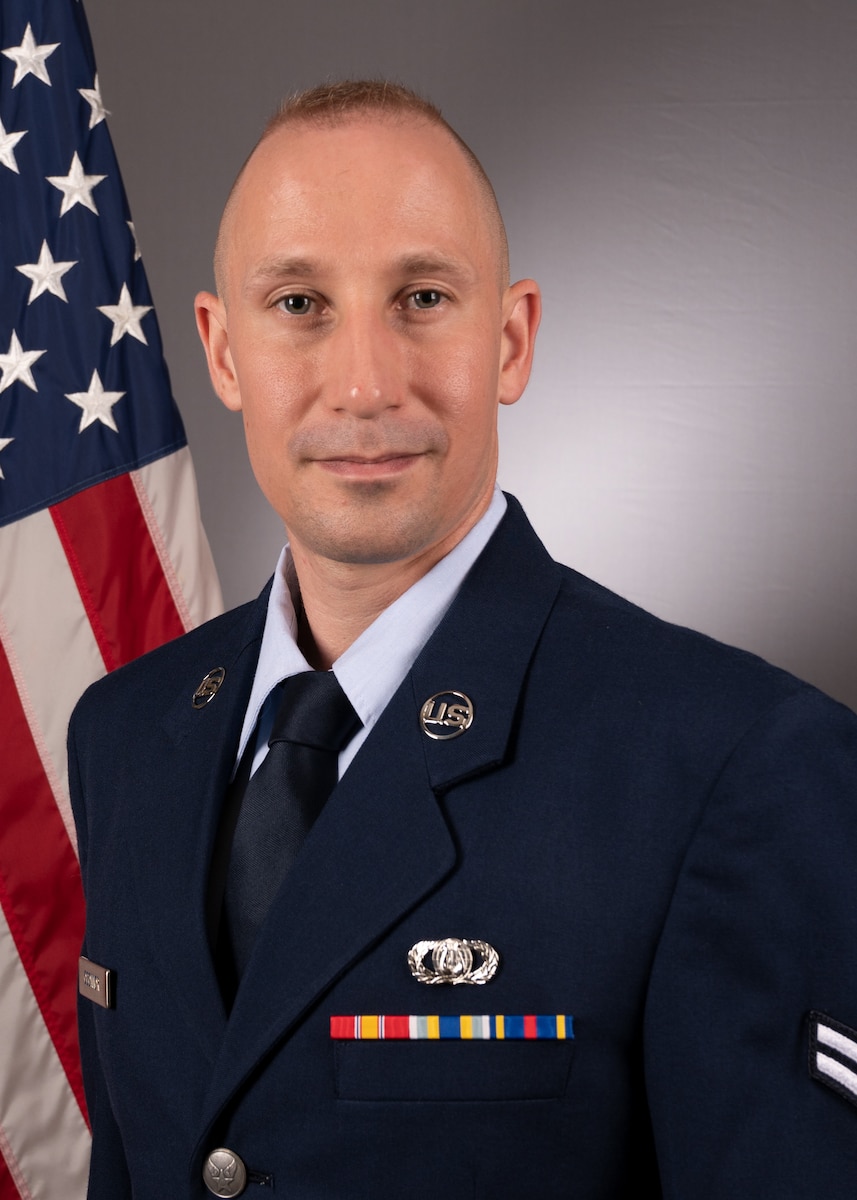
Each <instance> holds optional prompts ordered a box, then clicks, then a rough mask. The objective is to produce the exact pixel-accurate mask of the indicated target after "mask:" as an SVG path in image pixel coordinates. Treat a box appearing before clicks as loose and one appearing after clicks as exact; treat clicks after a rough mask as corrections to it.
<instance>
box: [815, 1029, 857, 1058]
mask: <svg viewBox="0 0 857 1200" xmlns="http://www.w3.org/2000/svg"><path fill="white" fill-rule="evenodd" d="M816 1037H817V1039H818V1041H819V1042H821V1043H822V1045H824V1046H830V1047H831V1049H833V1050H838V1051H839V1053H840V1054H842V1055H843V1056H844V1057H845V1058H850V1059H851V1060H852V1062H857V1042H855V1040H854V1038H849V1037H845V1035H844V1034H842V1033H837V1032H836V1030H835V1029H831V1028H830V1026H829V1025H822V1023H821V1021H819V1022H818V1031H817V1033H816Z"/></svg>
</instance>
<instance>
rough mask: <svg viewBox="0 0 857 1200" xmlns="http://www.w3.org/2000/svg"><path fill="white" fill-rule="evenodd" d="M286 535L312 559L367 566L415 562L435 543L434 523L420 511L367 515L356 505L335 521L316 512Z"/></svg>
mask: <svg viewBox="0 0 857 1200" xmlns="http://www.w3.org/2000/svg"><path fill="white" fill-rule="evenodd" d="M286 527H287V528H289V525H288V522H286ZM289 532H290V536H292V535H294V537H295V538H296V539H297V540H298V541H299V542H300V543H301V544H302V545H303V547H304V549H305V550H306V551H308V552H309V553H310V554H311V555H313V556H314V557H317V558H326V559H329V560H330V561H332V562H341V563H353V564H355V565H356V564H364V565H367V566H368V565H371V564H381V563H394V562H401V561H403V560H405V559H410V558H414V557H416V556H417V555H419V554H420V553H422V552H423V551H424V550H426V549H427V548H428V547H429V546H431V545H432V544H434V542H435V541H436V540H438V534H437V529H436V526H435V524H434V522H431V521H427V520H426V514H425V512H423V511H422V510H420V512H419V513H418V514H414V513H400V514H396V513H393V512H390V511H387V512H385V513H383V514H379V513H378V512H377V511H376V512H374V513H372V514H369V513H366V512H365V511H361V508H360V506H359V505H356V504H355V505H354V507H353V509H350V510H349V511H347V512H342V511H341V510H340V511H339V512H338V513H337V514H336V516H335V517H334V516H333V515H332V514H325V513H321V512H316V513H314V514H313V515H312V518H311V519H310V520H309V521H303V522H300V523H297V524H295V525H294V526H293V527H291V528H290V529H289Z"/></svg>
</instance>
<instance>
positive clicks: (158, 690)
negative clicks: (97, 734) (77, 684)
mask: <svg viewBox="0 0 857 1200" xmlns="http://www.w3.org/2000/svg"><path fill="white" fill-rule="evenodd" d="M269 588H270V584H269V585H268V586H266V587H265V589H264V591H263V592H262V593H261V595H260V596H258V597H257V598H256V599H255V600H252V601H250V602H249V603H247V604H242V605H240V606H239V607H238V608H233V609H230V610H229V612H226V613H222V614H221V615H220V616H218V617H214V618H213V619H212V620H210V621H206V622H205V623H204V624H202V625H199V626H198V627H197V628H196V629H193V630H191V631H190V632H189V633H186V634H184V635H183V636H181V637H178V638H175V639H174V640H173V641H171V642H166V643H165V644H164V645H163V646H159V647H158V648H157V649H156V650H152V651H150V652H149V653H148V654H144V655H142V656H141V657H140V658H137V659H134V661H133V662H130V663H127V664H126V665H125V666H122V667H119V668H118V669H117V670H115V671H112V672H110V674H109V675H106V676H104V678H103V679H99V680H97V682H95V683H93V684H92V685H91V686H90V687H89V688H87V690H86V691H85V692H84V693H83V695H82V696H81V698H80V700H79V701H78V703H77V706H76V707H75V710H74V712H73V714H72V719H71V728H72V729H74V728H75V727H77V726H80V725H81V724H87V723H89V722H93V721H94V722H98V721H100V720H102V719H103V715H104V714H105V713H107V712H109V713H111V714H116V713H118V712H120V711H122V710H123V709H126V708H129V707H130V708H134V709H136V710H137V711H138V713H141V712H142V711H143V710H144V709H145V708H147V707H148V705H149V704H150V703H152V702H154V703H155V705H156V706H157V707H159V708H160V709H163V706H164V705H165V704H166V703H167V702H168V701H169V698H170V697H171V695H172V694H173V692H174V691H175V690H176V689H177V688H183V689H185V690H186V688H187V686H188V683H189V681H195V684H198V683H200V682H201V681H202V679H203V678H204V677H205V676H206V675H207V674H208V673H209V672H210V671H212V670H215V669H217V668H226V669H228V666H229V665H231V664H232V663H233V662H234V661H235V660H236V658H238V657H239V656H240V655H241V654H242V653H243V652H245V651H246V650H248V649H252V648H253V646H256V645H258V643H259V641H260V640H261V637H262V631H263V629H264V624H265V611H266V604H267V597H268V591H269ZM215 659H217V661H215ZM221 660H222V661H221Z"/></svg>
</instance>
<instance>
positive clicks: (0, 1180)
mask: <svg viewBox="0 0 857 1200" xmlns="http://www.w3.org/2000/svg"><path fill="white" fill-rule="evenodd" d="M0 1200H21V1193H20V1192H19V1191H18V1189H17V1188H16V1187H15V1181H14V1180H13V1179H12V1176H11V1175H10V1173H9V1168H8V1167H7V1166H6V1162H5V1160H4V1158H3V1155H2V1154H0Z"/></svg>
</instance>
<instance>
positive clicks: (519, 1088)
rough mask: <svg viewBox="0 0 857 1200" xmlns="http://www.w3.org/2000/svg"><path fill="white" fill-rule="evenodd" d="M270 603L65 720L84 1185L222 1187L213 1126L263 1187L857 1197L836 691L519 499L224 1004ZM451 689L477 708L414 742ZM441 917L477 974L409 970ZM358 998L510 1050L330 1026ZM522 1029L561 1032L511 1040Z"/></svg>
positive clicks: (851, 897) (842, 750)
mask: <svg viewBox="0 0 857 1200" xmlns="http://www.w3.org/2000/svg"><path fill="white" fill-rule="evenodd" d="M264 616H265V596H264V595H263V596H262V597H261V598H260V599H259V600H257V601H256V602H254V603H252V604H249V605H247V606H245V607H244V608H240V609H237V610H235V611H233V612H231V613H228V614H226V615H225V616H223V617H220V618H218V619H216V620H214V621H211V622H210V623H208V624H207V625H205V626H203V627H201V628H200V629H198V630H196V631H195V632H193V633H190V634H188V635H187V636H185V637H183V638H180V639H179V640H178V641H176V642H174V643H172V644H170V645H168V646H166V647H163V648H162V649H160V650H157V651H155V652H154V653H152V654H149V655H147V656H146V657H145V658H143V659H140V660H138V661H137V662H135V663H133V664H131V665H130V666H128V667H127V668H124V669H122V670H120V671H117V672H115V673H114V674H113V675H110V676H108V677H107V678H106V679H104V680H102V681H101V682H100V683H98V684H97V685H95V686H94V687H93V688H92V689H91V690H90V691H89V692H87V694H86V695H85V697H84V698H83V700H82V701H81V703H80V705H79V707H78V709H77V710H76V712H75V715H74V717H73V720H72V724H71V730H70V761H71V787H72V796H73V803H74V811H75V816H76V819H77V824H78V830H79V838H80V851H81V862H82V869H83V878H84V885H85V890H86V896H87V901H88V917H87V930H86V945H85V954H86V955H87V956H88V957H89V958H90V959H92V960H94V961H95V962H96V963H98V964H100V965H101V966H103V967H106V968H109V969H110V970H111V971H112V972H114V977H115V982H116V989H115V1004H114V1007H112V1008H111V1009H105V1008H101V1007H98V1006H96V1005H95V1004H92V1003H90V1002H89V1001H88V1000H81V1036H82V1046H83V1056H84V1072H85V1080H86V1087H87V1098H88V1101H89V1105H90V1109H91V1116H92V1125H93V1134H94V1141H93V1159H92V1174H91V1184H90V1193H89V1194H90V1197H92V1198H93V1200H126V1198H128V1197H132V1196H133V1197H134V1198H135V1200H164V1198H165V1197H166V1198H168V1200H185V1198H188V1200H189V1198H191V1197H192V1198H194V1200H204V1198H207V1197H208V1196H209V1192H208V1191H207V1190H206V1189H205V1186H204V1184H203V1179H202V1171H203V1164H204V1162H205V1160H206V1156H207V1155H208V1154H209V1152H210V1151H211V1150H212V1149H213V1148H215V1147H218V1146H223V1147H228V1148H229V1149H230V1150H232V1151H234V1152H235V1153H236V1154H237V1155H239V1156H240V1157H241V1159H242V1160H243V1162H244V1163H245V1164H246V1167H247V1170H248V1171H249V1172H250V1180H249V1182H248V1185H247V1190H246V1193H245V1194H246V1195H247V1196H248V1197H250V1198H251V1200H255V1198H256V1197H257V1196H258V1197H259V1198H260V1200H261V1198H262V1197H264V1196H265V1195H268V1194H273V1195H275V1196H277V1197H288V1198H289V1200H340V1198H341V1200H399V1198H401V1197H408V1198H409V1200H423V1198H426V1200H427V1198H429V1197H431V1198H432V1200H434V1198H435V1197H436V1196H437V1195H438V1194H441V1195H443V1196H444V1197H445V1198H446V1200H465V1198H467V1200H473V1198H486V1200H487V1198H489V1197H490V1198H491V1200H507V1198H508V1200H559V1198H562V1200H572V1198H573V1200H616V1198H624V1197H630V1196H636V1195H638V1194H639V1193H640V1191H641V1189H646V1194H647V1195H658V1194H660V1195H662V1196H664V1197H667V1198H669V1200H756V1198H758V1200H770V1198H771V1197H777V1198H778V1200H780V1198H788V1200H820V1198H821V1197H824V1198H825V1200H854V1197H855V1196H857V1107H855V1100H857V1033H855V1032H853V1031H854V1030H857V787H855V784H857V720H855V717H854V716H853V714H851V713H850V712H848V711H847V710H846V709H844V708H842V707H841V706H839V705H837V704H835V703H833V702H832V701H831V700H829V699H827V698H825V697H824V696H823V695H821V694H820V693H819V692H817V691H815V690H814V689H813V688H811V687H808V686H806V685H804V684H802V683H800V682H799V681H797V680H795V679H794V678H792V677H791V676H789V675H787V674H785V673H783V672H781V671H779V670H776V669H774V668H772V667H769V666H767V665H766V664H764V663H762V662H760V661H759V660H758V659H755V658H753V657H752V656H749V655H747V654H744V653H741V652H739V651H735V650H731V649H728V648H725V647H723V646H721V645H719V644H717V643H715V642H713V641H711V640H709V639H707V638H705V637H702V636H700V635H697V634H695V633H691V632H689V631H687V630H682V629H677V628H675V627H671V626H669V625H667V624H665V623H663V622H661V621H659V620H657V619H655V618H653V617H651V616H649V615H647V614H646V613H644V612H642V611H640V610H638V609H637V608H635V607H633V606H632V605H630V604H628V603H626V602H625V601H623V600H621V599H619V598H618V597H616V596H614V595H612V594H611V593H609V592H608V591H606V590H605V589H604V588H602V587H599V586H597V585H596V584H594V583H592V582H590V581H588V580H587V579H585V578H583V577H581V576H580V575H578V574H576V573H575V572H573V571H570V570H568V569H566V568H565V567H561V566H559V565H557V564H556V563H554V562H553V561H552V560H551V559H550V558H549V556H548V555H547V553H546V551H545V550H544V548H543V547H542V546H541V544H540V543H539V541H538V540H537V538H536V537H535V535H534V534H533V532H532V530H531V529H530V527H529V525H528V524H527V522H526V519H525V517H524V516H523V513H522V512H521V510H520V508H519V507H518V506H517V504H516V503H515V502H514V501H510V508H509V511H508V512H507V514H506V516H505V518H504V519H503V521H502V523H501V525H500V527H499V528H498V530H497V532H496V533H495V535H494V536H493V538H492V540H491V541H490V543H489V545H488V546H487V548H486V549H485V551H484V552H483V554H482V556H481V557H480V559H479V560H478V562H477V563H476V565H475V566H474V568H473V569H472V571H471V572H470V574H469V576H468V577H467V579H466V580H465V582H464V584H463V586H462V588H461V591H460V593H459V595H458V597H457V599H456V600H455V602H454V603H453V605H452V607H451V608H450V610H449V612H448V614H447V616H446V617H445V618H444V620H443V622H442V624H441V625H440V627H439V628H438V629H437V631H436V633H435V634H434V635H433V637H432V638H431V639H430V641H429V642H428V644H427V645H426V647H425V649H424V650H423V652H422V653H421V654H420V656H419V658H418V660H417V662H416V663H415V664H414V667H413V669H412V670H411V672H410V674H409V675H408V677H407V678H406V679H405V681H404V683H403V684H402V686H401V687H400V688H399V690H398V692H397V693H396V695H395V697H394V698H393V700H392V701H391V702H390V704H389V705H388V707H387V709H386V710H385V711H384V713H383V714H382V716H381V718H380V720H379V722H378V724H377V726H376V727H375V729H374V730H373V731H372V733H371V734H370V736H369V738H368V739H367V741H366V743H365V744H364V746H363V747H362V748H361V750H360V752H359V754H358V755H357V757H356V758H355V760H354V762H353V763H352V765H351V766H350V767H349V769H348V771H347V772H346V773H345V775H344V776H343V778H342V780H341V781H340V783H339V784H338V786H337V787H336V789H335V790H334V792H333V795H332V796H331V798H330V800H329V802H328V804H327V806H326V808H325V809H324V811H323V812H322V814H321V816H320V818H319V819H318V821H317V823H316V825H315V826H314V827H313V830H312V832H311V833H310V836H309V838H308V840H307V841H306V842H305V843H304V846H303V848H302V850H301V853H300V855H299V857H298V860H297V862H296V864H295V866H294V867H293V869H292V871H291V873H290V874H289V875H288V876H287V877H286V880H285V882H284V884H283V886H282V889H281V891H280V893H279V894H278V896H277V898H276V899H275V901H274V904H273V907H272V909H271V911H270V914H269V917H268V919H267V922H266V924H265V926H264V928H263V930H262V933H261V935H260V938H259V941H258V942H257V945H256V947H255V950H254V952H253V956H252V959H251V961H250V963H249V966H248V968H247V971H246V974H245V976H244V978H243V980H242V984H241V988H240V991H239V994H238V996H237V999H236V1002H235V1006H234V1008H233V1009H232V1011H231V1014H230V1015H229V1017H228V1018H227V1016H226V1014H225V1011H224V1007H223V1004H222V1001H221V995H220V992H219V990H218V984H217V980H216V977H215V972H214V969H213V965H212V956H211V952H210V949H209V945H208V940H207V937H206V928H205V916H204V913H205V900H206V890H207V876H208V869H209V860H210V856H211V851H212V845H213V842H214V838H215V833H216V830H217V826H218V818H219V813H220V809H221V804H222V800H223V796H224V790H225V788H226V785H227V781H228V779H229V776H230V773H231V771H232V767H233V763H234V759H235V754H236V746H237V742H238V737H239V730H240V727H241V723H242V719H243V715H244V709H245V705H246V701H247V697H248V693H249V689H250V686H251V681H252V678H253V672H254V667H255V663H256V658H257V655H258V650H259V644H260V638H261V634H262V628H263V622H264ZM214 668H223V669H224V670H225V676H224V679H223V683H222V686H221V687H220V689H219V691H218V692H217V694H216V695H215V696H214V698H213V699H212V700H211V702H210V703H208V704H207V705H205V707H202V708H195V707H194V706H193V704H192V702H191V698H192V697H193V695H194V692H195V690H196V688H197V686H198V685H199V683H200V681H201V680H202V679H203V677H204V676H206V674H207V673H208V672H209V671H211V670H212V669H214ZM449 690H455V691H458V692H462V693H464V694H465V695H466V696H467V697H469V698H470V700H471V702H472V705H473V713H474V717H473V722H472V725H471V726H470V728H469V729H467V730H466V732H464V733H463V734H462V735H461V736H460V737H457V738H455V739H453V740H446V741H437V740H433V739H430V738H429V737H427V736H426V735H425V733H424V732H423V731H422V729H421V726H420V721H419V713H420V710H421V708H422V706H423V703H424V702H425V700H426V699H427V698H429V697H431V696H433V695H434V694H436V693H441V692H446V691H449ZM442 938H461V939H475V940H481V941H484V942H486V943H488V944H489V945H490V946H491V947H494V948H495V949H496V951H497V953H498V954H499V956H500V966H499V969H498V971H497V973H496V975H495V976H494V978H493V979H491V980H490V981H489V982H487V983H485V984H484V985H482V986H475V985H473V986H469V985H467V984H462V985H460V986H450V985H449V984H448V983H447V984H439V985H436V986H431V985H427V984H426V983H424V982H421V981H420V980H419V979H417V978H415V977H414V976H413V975H412V973H411V971H410V970H409V967H408V952H409V950H410V949H411V947H412V946H414V945H415V944H416V943H418V942H420V941H423V940H434V939H442ZM812 1014H816V1015H815V1016H813V1015H812ZM817 1014H821V1016H820V1017H819V1016H818V1015H817ZM360 1015H374V1016H398V1017H402V1016H414V1017H420V1016H426V1017H432V1018H433V1017H441V1018H443V1017H447V1018H450V1017H451V1018H458V1017H461V1016H469V1015H477V1016H485V1017H491V1018H493V1019H494V1020H493V1023H491V1022H488V1025H487V1026H484V1023H483V1026H484V1027H486V1028H489V1029H490V1030H492V1031H493V1032H494V1034H495V1036H493V1037H485V1038H482V1039H478V1038H470V1039H468V1038H467V1037H462V1036H456V1037H453V1038H445V1037H441V1038H437V1039H433V1038H423V1039H416V1038H414V1039H408V1038H401V1039H394V1038H387V1039H384V1040H382V1039H371V1038H363V1039H359V1040H358V1039H355V1038H344V1039H343V1038H341V1037H332V1036H331V1018H332V1017H354V1016H360ZM521 1015H530V1016H532V1015H565V1016H566V1017H567V1018H568V1021H567V1029H566V1037H565V1038H560V1037H556V1036H547V1037H539V1038H523V1039H516V1038H514V1037H511V1036H507V1037H505V1038H500V1037H499V1036H496V1034H497V1030H498V1024H499V1025H500V1027H501V1028H502V1022H499V1023H498V1021H497V1018H498V1017H500V1016H503V1017H514V1016H521ZM819 1022H821V1025H820V1026H819ZM346 1024H347V1022H346ZM400 1024H401V1023H400ZM334 1025H335V1027H337V1028H339V1029H340V1030H341V1028H342V1022H340V1023H339V1025H338V1026H337V1025H336V1023H335V1022H334ZM547 1025H548V1026H550V1023H549V1022H548V1023H547ZM352 1027H354V1023H353V1022H352ZM437 1027H438V1026H435V1028H437ZM450 1027H454V1028H457V1029H459V1030H460V1031H462V1032H463V1031H464V1030H465V1028H472V1023H467V1022H459V1021H455V1020H454V1021H452V1022H451V1023H450V1022H449V1021H447V1022H445V1023H444V1028H450ZM371 1028H372V1023H371V1022H370V1023H368V1025H367V1029H370V1030H371ZM423 1028H428V1024H427V1023H425V1022H424V1023H423ZM508 1028H509V1030H510V1031H511V1029H512V1023H509V1025H508ZM819 1028H821V1029H822V1030H823V1031H825V1032H824V1034H823V1037H822V1041H821V1042H820V1041H819V1036H820V1035H819ZM830 1030H833V1031H834V1032H833V1034H830V1033H829V1032H827V1031H830ZM548 1032H550V1029H548ZM825 1039H826V1040H825ZM831 1063H832V1064H833V1066H830V1064H831ZM849 1064H850V1066H849ZM852 1080H853V1081H854V1083H853V1085H852Z"/></svg>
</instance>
